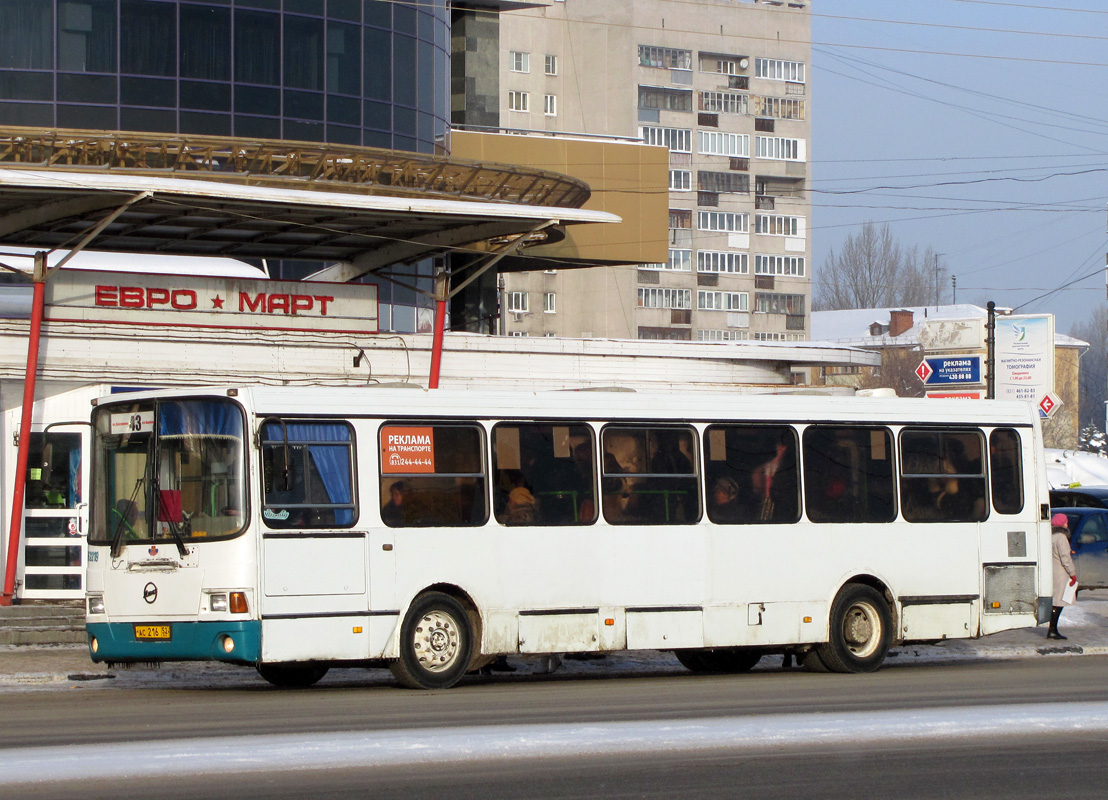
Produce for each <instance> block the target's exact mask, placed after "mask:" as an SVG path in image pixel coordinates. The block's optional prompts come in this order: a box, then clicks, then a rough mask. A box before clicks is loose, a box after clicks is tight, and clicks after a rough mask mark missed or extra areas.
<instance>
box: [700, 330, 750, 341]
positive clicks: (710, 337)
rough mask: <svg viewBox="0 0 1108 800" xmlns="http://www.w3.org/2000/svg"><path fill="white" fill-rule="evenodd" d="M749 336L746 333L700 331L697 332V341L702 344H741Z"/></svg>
mask: <svg viewBox="0 0 1108 800" xmlns="http://www.w3.org/2000/svg"><path fill="white" fill-rule="evenodd" d="M747 336H749V334H748V333H747V332H746V331H710V330H700V331H697V332H696V338H697V341H701V342H741V341H743V340H744V339H746V338H747Z"/></svg>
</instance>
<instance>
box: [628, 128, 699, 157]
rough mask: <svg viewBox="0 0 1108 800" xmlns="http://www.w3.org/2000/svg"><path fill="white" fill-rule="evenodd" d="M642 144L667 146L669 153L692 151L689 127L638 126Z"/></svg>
mask: <svg viewBox="0 0 1108 800" xmlns="http://www.w3.org/2000/svg"><path fill="white" fill-rule="evenodd" d="M639 135H640V136H642V140H643V143H644V144H658V145H662V146H663V147H668V148H669V150H670V152H671V153H692V131H691V130H690V129H689V128H653V127H650V126H643V127H642V128H639Z"/></svg>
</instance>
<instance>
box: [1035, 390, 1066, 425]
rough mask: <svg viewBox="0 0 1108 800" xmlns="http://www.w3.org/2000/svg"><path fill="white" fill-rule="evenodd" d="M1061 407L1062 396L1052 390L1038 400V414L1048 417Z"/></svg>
mask: <svg viewBox="0 0 1108 800" xmlns="http://www.w3.org/2000/svg"><path fill="white" fill-rule="evenodd" d="M1061 407H1062V398H1061V397H1059V396H1058V395H1056V394H1055V393H1054V392H1047V393H1046V394H1044V395H1043V397H1042V399H1041V400H1039V415H1040V416H1043V417H1046V418H1047V419H1050V418H1051V417H1053V416H1054V413H1055V412H1056V411H1057V410H1058V409H1059V408H1061Z"/></svg>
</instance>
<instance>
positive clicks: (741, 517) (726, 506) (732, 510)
mask: <svg viewBox="0 0 1108 800" xmlns="http://www.w3.org/2000/svg"><path fill="white" fill-rule="evenodd" d="M752 499H753V498H752V496H751V495H749V494H748V495H747V496H746V497H743V496H742V495H741V494H740V492H739V484H738V483H737V482H736V481H735V479H734V478H729V477H727V476H724V477H722V478H717V479H716V482H715V483H714V484H712V494H711V495H710V496H709V498H708V519H710V520H711V521H712V522H715V523H722V524H724V525H734V524H736V523H744V522H752V521H753V520H754V519H756V517H755V515H754V509H753V504H752V503H751V500H752Z"/></svg>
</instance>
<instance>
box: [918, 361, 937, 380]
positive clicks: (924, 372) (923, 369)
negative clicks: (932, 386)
mask: <svg viewBox="0 0 1108 800" xmlns="http://www.w3.org/2000/svg"><path fill="white" fill-rule="evenodd" d="M934 371H935V370H933V369H931V365H930V364H928V363H927V362H926V361H921V362H919V366H918V367H916V377H918V378H919V379H920V380H921V381H923V382H924V383H927V379H928V378H930V377H931V374H932V373H933V372H934Z"/></svg>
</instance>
